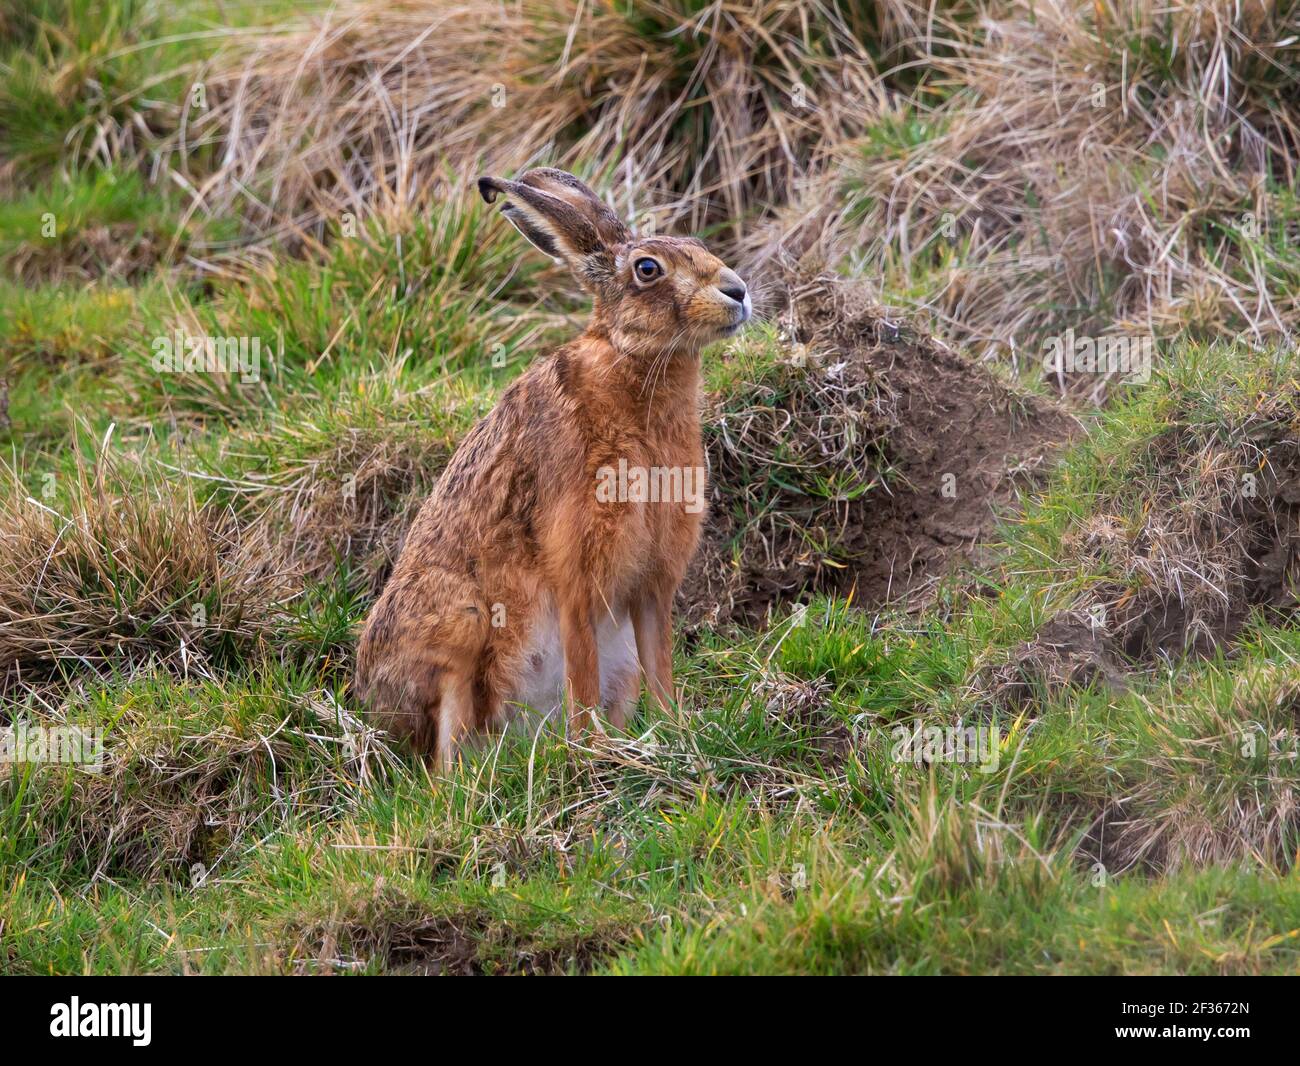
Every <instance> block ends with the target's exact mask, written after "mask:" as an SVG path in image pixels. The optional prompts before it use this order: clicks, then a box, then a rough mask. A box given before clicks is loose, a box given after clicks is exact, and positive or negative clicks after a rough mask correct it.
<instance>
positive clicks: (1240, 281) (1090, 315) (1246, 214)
mask: <svg viewBox="0 0 1300 1066" xmlns="http://www.w3.org/2000/svg"><path fill="white" fill-rule="evenodd" d="M978 25H979V27H980V29H981V31H982V32H979V33H972V34H966V35H962V36H959V37H956V38H954V39H952V40H951V42H950V43H951V45H952V48H951V54H949V55H946V56H943V57H938V58H935V59H933V60H932V62H933V64H934V67H935V69H936V71H937V75H936V77H937V80H938V81H940V82H943V83H945V84H946V86H947V88H948V89H949V90H950V91H951V95H950V96H949V97H948V98H947V99H946V100H944V101H943V102H941V103H939V104H938V105H937V106H935V107H933V108H930V107H928V106H927V105H926V104H925V103H924V101H923V99H921V98H913V99H911V100H907V101H896V103H895V106H894V108H893V110H892V112H891V113H890V114H889V115H888V116H887V117H886V118H885V119H884V120H882V122H881V123H880V124H879V125H878V126H877V127H876V129H875V130H874V131H873V132H872V133H871V135H869V136H868V137H865V138H863V139H861V140H860V141H859V142H857V143H856V144H852V145H847V146H845V149H844V159H843V163H842V169H841V171H840V174H839V175H838V176H836V177H835V178H830V179H827V180H826V183H825V185H823V187H822V188H821V189H820V190H819V191H818V193H817V194H816V195H813V196H810V197H809V198H807V199H806V200H804V201H802V202H801V203H800V204H798V205H796V206H794V207H792V208H791V209H790V211H789V212H788V213H787V215H786V216H785V217H784V218H783V219H782V221H781V223H780V224H779V225H778V226H777V227H776V228H775V229H774V230H773V231H772V232H771V233H769V234H768V235H767V237H766V238H764V239H762V240H761V241H759V242H758V243H759V247H758V249H757V251H756V255H757V257H758V258H760V259H763V258H771V257H774V256H779V255H782V254H785V255H795V256H797V255H798V254H800V253H801V252H803V251H806V250H807V249H808V248H810V247H815V248H817V249H818V252H819V254H820V255H822V256H826V255H827V249H832V252H831V257H832V258H835V257H838V256H840V255H846V256H849V257H850V258H851V259H853V260H854V261H856V262H857V264H858V268H859V269H860V270H863V271H865V272H868V273H870V272H876V273H881V274H884V275H886V276H887V278H888V279H889V284H890V285H891V286H892V287H893V288H894V289H895V290H896V291H898V292H905V293H910V294H911V297H912V298H915V300H916V301H917V302H918V303H919V304H920V305H922V306H923V307H924V308H925V309H926V311H927V312H928V313H929V314H930V315H931V316H932V317H933V319H934V321H935V322H936V323H937V324H938V327H939V329H940V332H941V334H942V335H944V336H946V337H948V338H950V339H954V340H956V341H959V342H962V343H971V344H975V345H980V346H989V347H991V348H996V349H998V350H1000V351H1002V352H1003V353H1005V352H1007V350H1008V349H1010V350H1011V351H1012V353H1013V355H1023V354H1025V353H1026V352H1027V354H1028V358H1029V359H1030V360H1031V361H1035V360H1038V359H1041V356H1042V348H1041V344H1042V341H1043V339H1044V333H1045V332H1054V331H1057V330H1060V329H1063V328H1066V327H1069V326H1073V327H1074V328H1076V329H1077V330H1079V331H1080V332H1083V331H1085V330H1087V329H1106V328H1111V327H1114V328H1117V329H1120V330H1124V331H1128V332H1137V333H1152V332H1154V333H1156V334H1162V333H1166V332H1169V331H1172V330H1176V329H1181V328H1190V329H1192V330H1196V331H1203V332H1208V331H1220V332H1221V331H1223V330H1225V329H1236V330H1246V331H1248V332H1249V334H1250V335H1251V336H1252V337H1254V338H1256V339H1261V338H1266V337H1276V336H1278V335H1286V334H1288V333H1290V332H1291V331H1293V330H1294V328H1295V325H1296V323H1297V322H1298V321H1300V303H1298V302H1297V296H1296V285H1295V277H1294V269H1295V268H1294V266H1293V265H1287V264H1285V263H1283V262H1282V261H1281V258H1282V257H1281V254H1280V252H1279V247H1278V246H1279V245H1283V244H1285V243H1286V238H1285V237H1284V235H1283V234H1281V233H1280V232H1279V230H1278V229H1277V227H1276V225H1275V218H1274V214H1275V209H1276V208H1278V207H1279V205H1280V200H1279V197H1280V196H1282V195H1283V194H1282V193H1281V190H1282V189H1284V188H1285V187H1293V186H1294V183H1295V176H1296V168H1297V162H1298V161H1300V4H1296V3H1295V2H1294V0H1180V2H1175V3H1173V4H1168V5H1153V4H1149V3H1146V2H1138V0H1102V2H1100V3H1096V4H1091V3H1089V4H1082V3H1075V2H1071V0H1045V2H1038V3H1032V4H1031V3H1027V2H1022V0H1012V2H1009V3H996V4H992V3H990V4H986V5H985V8H984V12H983V14H982V16H981V18H980V19H979V20H978ZM1290 239H1291V240H1292V241H1293V240H1294V235H1292V236H1291V238H1290Z"/></svg>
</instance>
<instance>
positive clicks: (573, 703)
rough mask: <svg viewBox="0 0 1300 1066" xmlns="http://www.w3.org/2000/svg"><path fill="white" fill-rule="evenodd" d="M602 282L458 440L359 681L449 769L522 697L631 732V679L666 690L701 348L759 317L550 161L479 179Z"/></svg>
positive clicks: (730, 278) (526, 230) (511, 213)
mask: <svg viewBox="0 0 1300 1066" xmlns="http://www.w3.org/2000/svg"><path fill="white" fill-rule="evenodd" d="M478 188H479V192H480V194H481V195H482V196H483V198H484V200H486V201H487V202H488V203H495V202H496V200H497V198H498V197H501V198H502V199H503V201H504V202H503V205H502V213H503V214H504V215H505V216H506V218H508V219H509V220H510V221H511V222H512V223H513V224H514V225H515V227H516V228H517V229H518V230H519V232H520V233H522V234H523V236H524V237H526V238H527V239H528V240H529V241H530V242H531V243H532V244H534V245H536V247H537V248H539V249H540V250H541V251H543V252H545V253H546V254H547V255H548V256H551V257H553V258H555V259H557V260H560V261H562V262H564V263H565V264H567V265H568V267H569V268H570V269H571V270H572V271H573V273H574V274H575V275H576V276H577V278H578V280H579V282H580V283H581V284H582V286H583V287H584V288H585V289H586V290H587V291H588V292H589V293H590V294H591V297H592V313H591V321H590V322H589V324H588V325H587V329H586V332H584V333H583V334H582V336H580V337H579V338H578V339H577V340H574V341H571V342H570V343H568V344H565V345H564V346H562V347H561V348H559V349H557V350H556V351H555V352H553V353H552V354H551V355H549V356H548V357H546V358H545V359H542V360H541V361H539V362H537V363H535V364H534V365H533V366H532V367H531V368H529V369H528V371H526V372H525V373H524V374H523V375H522V376H521V377H520V378H519V379H518V380H517V381H515V382H514V383H513V384H512V385H511V386H510V387H509V388H508V389H507V390H506V391H505V394H504V395H503V396H502V397H501V400H500V402H499V403H498V404H497V405H496V408H495V409H494V410H493V411H492V412H491V414H489V415H488V416H487V417H486V418H484V419H483V420H482V421H481V422H479V423H478V425H476V426H475V427H474V428H473V429H472V430H471V431H470V432H469V434H468V435H467V436H466V437H465V439H464V440H463V441H462V442H461V444H460V447H459V448H457V450H456V454H455V455H454V456H453V457H452V459H451V462H450V463H449V464H448V466H447V469H446V471H445V472H444V473H443V475H442V476H441V478H439V480H438V483H437V486H436V487H435V489H434V491H433V493H432V495H431V496H430V497H429V499H428V500H427V501H426V502H425V504H424V506H423V507H422V508H421V510H420V513H419V515H418V517H417V518H416V519H415V522H414V523H413V525H412V526H411V529H410V531H409V533H408V534H407V537H406V541H405V544H404V545H403V548H402V551H401V554H400V557H399V558H398V560H397V564H396V566H395V567H394V569H393V573H392V576H391V577H390V578H389V580H388V584H387V585H386V587H385V588H384V591H383V594H382V596H381V597H380V598H379V601H378V602H377V603H376V604H375V607H374V609H373V610H372V611H371V613H370V617H369V618H368V619H367V620H366V625H365V630H364V632H363V633H362V636H361V643H360V647H359V649H358V655H357V690H358V693H359V694H360V696H361V697H362V699H363V700H365V701H366V702H367V704H368V706H369V708H370V711H371V713H372V715H373V716H374V719H375V721H376V723H377V724H378V725H380V726H381V727H383V728H385V729H387V730H389V731H390V732H392V733H394V734H397V735H400V736H403V737H406V738H408V739H409V740H410V741H411V742H412V743H413V744H414V745H415V746H416V748H418V749H419V750H421V751H424V752H432V753H434V754H435V756H436V759H437V761H438V762H439V763H440V764H441V765H443V766H447V765H449V764H450V763H451V761H452V760H453V759H454V757H455V753H456V751H457V748H458V746H459V744H460V743H461V742H462V741H463V740H465V739H466V738H467V737H468V736H470V735H472V734H475V733H477V732H479V731H481V730H489V729H495V728H497V727H500V726H503V725H505V724H507V722H508V721H509V720H510V719H511V718H512V717H513V712H514V710H515V709H516V708H519V707H528V708H532V709H533V710H535V711H539V712H542V713H544V714H550V713H552V712H554V711H555V710H557V709H558V708H559V706H560V705H561V703H563V704H564V706H565V707H566V709H567V716H568V724H569V729H570V731H571V733H574V734H579V733H581V732H582V731H583V730H585V729H586V728H588V727H589V726H590V724H591V717H590V715H591V712H592V709H593V708H601V709H603V711H604V714H605V716H606V717H607V719H608V721H609V723H610V724H611V725H612V726H614V727H615V728H619V729H621V728H623V726H624V725H625V723H626V719H627V715H628V712H629V710H630V708H631V706H632V705H633V704H634V703H635V701H636V698H637V695H638V693H639V691H640V678H641V676H644V677H645V681H646V686H647V688H648V690H649V691H650V692H651V693H652V694H653V696H654V697H655V698H656V699H657V700H659V702H660V703H661V704H664V705H666V704H667V703H668V701H670V700H672V699H674V698H675V691H674V688H673V676H672V603H673V596H674V594H675V592H676V591H677V586H678V585H679V584H680V583H681V580H682V576H683V574H684V573H685V571H686V566H687V563H688V562H689V561H690V558H691V555H692V553H693V552H694V550H695V545H696V542H697V540H698V538H699V532H700V524H701V521H702V519H703V510H704V500H705V498H706V497H705V493H704V469H703V468H704V452H703V448H702V444H701V439H700V413H699V401H698V389H699V375H700V350H701V349H702V348H703V347H704V346H705V345H707V344H709V343H710V342H712V341H715V340H717V339H718V338H720V337H725V336H728V335H730V334H732V333H734V332H736V331H737V330H738V329H739V328H740V327H741V326H742V325H743V324H744V323H745V322H746V321H747V320H748V319H749V317H750V300H749V295H748V293H747V292H746V290H745V284H744V282H742V281H741V279H740V278H739V277H738V276H737V275H736V274H735V273H734V272H733V271H731V270H729V269H727V267H726V266H724V265H723V263H722V262H721V261H720V260H718V259H717V258H715V257H714V256H712V255H710V254H709V252H708V251H706V250H705V247H704V245H703V244H702V243H701V242H699V241H698V240H695V239H693V238H680V237H647V238H644V239H639V238H635V237H633V236H632V234H631V233H630V232H629V231H628V229H627V227H626V226H624V225H623V223H622V222H620V221H619V219H618V218H617V216H616V215H615V214H614V213H613V212H612V211H611V210H610V209H609V208H608V207H606V206H605V204H604V203H602V202H601V200H600V199H599V198H597V196H596V194H595V193H593V192H592V191H591V190H590V189H589V188H588V187H587V186H586V185H584V184H583V183H582V182H581V181H579V180H578V179H577V178H575V177H574V176H573V175H571V174H567V173H565V172H563V171H560V170H552V169H549V168H538V169H535V170H530V171H528V172H527V173H525V174H524V175H523V176H522V177H520V178H519V179H518V180H517V181H506V180H504V179H502V178H491V177H485V178H480V179H479V182H478Z"/></svg>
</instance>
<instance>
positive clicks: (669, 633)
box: [632, 590, 677, 711]
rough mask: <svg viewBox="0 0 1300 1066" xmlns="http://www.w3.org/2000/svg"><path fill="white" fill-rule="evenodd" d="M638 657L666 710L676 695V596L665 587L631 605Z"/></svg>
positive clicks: (643, 670) (643, 672)
mask: <svg viewBox="0 0 1300 1066" xmlns="http://www.w3.org/2000/svg"><path fill="white" fill-rule="evenodd" d="M632 627H633V629H634V630H635V631H636V651H637V657H638V658H639V659H640V660H641V673H642V675H643V676H644V677H645V683H646V688H647V689H649V691H650V694H651V695H652V696H653V697H654V698H655V699H656V700H657V701H658V703H659V706H660V707H661V708H663V709H664V710H665V711H666V710H668V709H669V707H670V705H671V703H672V701H673V700H674V699H676V698H677V693H676V690H675V688H674V685H673V597H672V593H671V592H667V593H664V592H663V591H662V590H659V591H656V592H651V593H649V594H647V595H646V596H645V597H644V598H643V599H642V600H641V602H640V603H636V604H634V605H633V607H632Z"/></svg>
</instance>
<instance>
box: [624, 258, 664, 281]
mask: <svg viewBox="0 0 1300 1066" xmlns="http://www.w3.org/2000/svg"><path fill="white" fill-rule="evenodd" d="M632 269H633V270H634V271H636V277H637V281H654V279H655V278H657V277H659V275H660V274H662V273H663V272H664V268H663V267H661V266H660V265H659V263H658V261H657V260H654V259H650V258H649V257H647V258H644V259H638V260H637V261H636V262H635V263H633V264H632Z"/></svg>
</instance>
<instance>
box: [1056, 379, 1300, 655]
mask: <svg viewBox="0 0 1300 1066" xmlns="http://www.w3.org/2000/svg"><path fill="white" fill-rule="evenodd" d="M1200 417H1201V416H1200V415H1199V414H1198V413H1196V412H1192V411H1188V412H1185V413H1183V412H1175V415H1174V420H1173V424H1171V426H1170V427H1169V429H1168V430H1166V431H1165V432H1164V433H1163V434H1161V435H1160V437H1158V438H1157V439H1156V440H1155V441H1154V442H1153V443H1152V445H1151V447H1150V448H1149V449H1148V453H1149V454H1148V456H1147V457H1146V458H1147V460H1148V465H1149V467H1150V469H1149V471H1148V473H1147V475H1146V476H1145V478H1144V482H1143V483H1144V484H1145V485H1146V486H1147V487H1148V490H1149V491H1148V492H1147V503H1146V505H1145V506H1144V509H1143V514H1142V519H1141V522H1140V523H1138V524H1136V525H1135V526H1134V525H1132V524H1120V523H1111V522H1108V521H1106V520H1105V519H1104V517H1103V518H1099V519H1097V520H1094V521H1092V522H1090V523H1089V524H1088V526H1087V527H1085V528H1084V529H1083V530H1082V531H1081V532H1080V534H1079V535H1078V536H1077V537H1076V538H1073V546H1074V547H1075V548H1076V550H1077V551H1078V552H1079V554H1080V556H1081V558H1082V560H1083V561H1084V563H1085V564H1086V565H1088V566H1090V567H1096V568H1098V569H1109V570H1110V571H1111V572H1113V573H1116V574H1117V575H1119V579H1118V580H1116V581H1114V582H1107V583H1104V584H1102V585H1101V586H1099V587H1098V588H1096V589H1094V590H1093V591H1092V592H1091V593H1090V596H1089V602H1088V603H1087V604H1085V609H1088V610H1090V611H1091V612H1092V613H1093V614H1094V615H1096V616H1097V617H1100V618H1103V619H1104V620H1105V622H1106V625H1107V628H1108V629H1109V631H1110V633H1111V634H1112V636H1113V639H1114V641H1115V643H1116V646H1117V647H1119V648H1120V649H1122V651H1123V652H1124V654H1125V655H1127V656H1129V657H1130V658H1131V659H1134V660H1137V661H1153V660H1155V659H1157V658H1161V657H1173V658H1177V657H1179V656H1181V655H1183V654H1184V653H1187V654H1192V655H1206V654H1209V653H1211V652H1212V651H1213V650H1214V649H1215V648H1216V647H1218V646H1220V645H1222V644H1224V643H1226V642H1227V641H1229V640H1231V639H1232V638H1233V637H1234V636H1235V635H1236V633H1237V632H1238V630H1240V628H1241V627H1242V625H1243V624H1244V623H1245V622H1246V620H1247V618H1248V617H1249V616H1250V614H1251V612H1252V610H1255V609H1261V610H1263V611H1264V612H1266V613H1270V614H1273V615H1275V616H1285V615H1288V614H1291V613H1293V612H1294V611H1295V610H1296V609H1297V608H1298V607H1300V434H1298V433H1297V426H1300V393H1297V392H1296V391H1295V390H1291V391H1290V392H1289V393H1286V394H1280V395H1277V396H1274V397H1272V398H1271V399H1270V400H1269V401H1267V402H1266V403H1265V404H1263V405H1262V406H1261V407H1259V408H1257V409H1255V410H1252V411H1251V412H1250V413H1249V414H1248V415H1246V416H1245V417H1242V418H1240V419H1237V418H1234V417H1231V416H1229V417H1228V418H1227V421H1226V422H1225V423H1224V424H1223V425H1221V426H1219V427H1217V429H1216V430H1215V435H1214V436H1213V437H1212V438H1209V439H1207V437H1206V433H1207V427H1205V426H1204V425H1203V424H1202V423H1200V422H1198V421H1195V420H1196V419H1199V418H1200ZM1108 510H1111V508H1104V509H1103V511H1102V514H1103V515H1104V514H1105V513H1106V511H1108ZM1114 510H1116V511H1118V510H1119V507H1118V506H1116V507H1115V508H1114Z"/></svg>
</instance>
